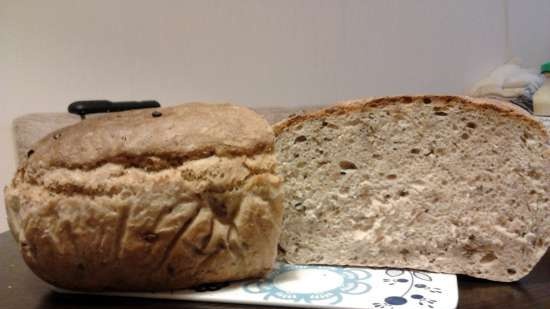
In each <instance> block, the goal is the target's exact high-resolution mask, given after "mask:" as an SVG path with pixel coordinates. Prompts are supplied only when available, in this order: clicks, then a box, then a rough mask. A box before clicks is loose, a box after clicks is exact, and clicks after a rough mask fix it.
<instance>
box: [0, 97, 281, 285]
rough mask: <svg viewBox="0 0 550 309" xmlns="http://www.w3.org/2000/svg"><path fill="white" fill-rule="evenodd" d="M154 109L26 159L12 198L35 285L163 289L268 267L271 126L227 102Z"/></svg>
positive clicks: (65, 136) (108, 122)
mask: <svg viewBox="0 0 550 309" xmlns="http://www.w3.org/2000/svg"><path fill="white" fill-rule="evenodd" d="M158 111H160V113H162V116H160V117H153V116H152V113H153V112H154V110H142V111H135V112H128V113H119V114H113V115H107V116H105V117H98V118H96V119H90V120H87V121H84V122H82V123H79V124H77V125H74V126H71V127H68V128H65V129H62V130H59V131H57V132H54V133H52V134H50V135H49V136H48V137H46V138H45V139H44V140H42V141H41V142H39V144H38V146H37V147H35V148H34V149H35V153H34V154H32V155H31V157H30V158H29V159H28V160H25V161H24V162H23V164H22V166H21V167H20V169H19V170H18V172H17V174H16V175H15V177H14V179H13V181H12V182H11V184H10V185H8V186H7V187H6V188H5V190H4V196H5V199H6V209H7V214H8V223H9V225H10V229H11V231H12V233H13V235H14V236H15V238H16V240H17V241H18V242H19V244H20V249H21V253H22V256H23V259H24V260H25V262H26V263H27V265H28V266H29V267H30V268H31V269H32V270H33V272H34V273H36V274H37V275H38V276H39V277H41V278H42V279H44V280H45V281H47V282H49V283H51V284H53V285H55V286H58V287H61V288H65V289H71V290H87V291H102V290H108V291H112V290H119V291H130V290H133V291H158V290H170V289H180V288H186V287H190V286H194V285H198V284H204V283H211V282H221V281H229V280H240V279H245V278H253V277H260V276H262V275H264V274H265V273H266V272H267V271H269V269H270V268H271V266H272V264H273V262H274V260H275V257H276V245H277V241H278V239H279V234H280V228H281V221H282V200H281V194H280V186H281V179H280V178H279V177H278V176H277V175H276V174H275V167H276V166H275V165H276V160H275V157H274V154H273V152H272V149H273V131H272V130H271V128H270V127H269V125H268V124H267V122H265V120H263V119H262V118H261V117H259V116H258V115H256V114H255V113H254V112H252V111H250V110H248V109H245V108H241V107H236V106H232V105H228V104H221V105H209V104H198V103H195V104H188V105H182V106H178V107H174V108H165V109H159V110H158ZM157 116H158V115H157ZM162 117H165V119H164V120H163V118H162ZM73 148H74V149H73ZM205 149H206V150H207V151H205ZM79 152H80V154H79ZM167 153H168V154H170V155H171V156H174V157H167Z"/></svg>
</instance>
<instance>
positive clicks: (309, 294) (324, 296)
mask: <svg viewBox="0 0 550 309" xmlns="http://www.w3.org/2000/svg"><path fill="white" fill-rule="evenodd" d="M299 273H301V274H302V275H308V276H310V277H311V278H314V279H315V280H316V281H317V282H319V283H320V286H321V288H319V287H307V286H305V287H304V286H301V287H299V288H298V287H294V289H293V287H292V284H289V282H290V283H291V282H292V280H293V278H294V279H295V278H296V276H298V274H299ZM370 277H371V274H370V273H369V272H368V271H365V270H362V269H353V268H341V267H330V266H311V265H289V264H279V265H278V268H276V269H275V270H274V271H272V272H271V273H270V274H269V275H268V276H267V277H266V278H264V279H261V280H258V281H254V282H249V283H246V284H244V285H243V289H244V290H245V291H246V292H248V293H251V294H265V295H264V299H265V300H267V299H269V298H271V297H275V298H278V299H282V300H291V301H294V302H296V303H297V302H304V303H308V304H310V303H329V304H332V305H334V304H337V303H339V302H341V301H342V299H343V295H345V294H348V295H360V294H365V293H367V292H368V291H369V290H370V289H371V286H370V285H369V284H367V283H366V280H367V279H368V278H370ZM285 283H286V285H285Z"/></svg>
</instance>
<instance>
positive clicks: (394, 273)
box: [373, 269, 441, 309]
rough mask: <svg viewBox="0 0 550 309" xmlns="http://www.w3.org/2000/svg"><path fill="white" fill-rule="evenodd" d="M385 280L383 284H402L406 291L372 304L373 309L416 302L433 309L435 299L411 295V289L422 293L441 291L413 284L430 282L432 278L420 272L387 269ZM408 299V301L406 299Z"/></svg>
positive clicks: (423, 284) (416, 294)
mask: <svg viewBox="0 0 550 309" xmlns="http://www.w3.org/2000/svg"><path fill="white" fill-rule="evenodd" d="M386 276H387V277H386V278H384V279H383V282H385V283H387V284H388V285H396V284H404V285H405V287H406V290H405V291H404V292H403V293H402V294H401V295H392V296H388V297H386V298H384V302H382V303H373V305H374V307H375V308H380V309H382V308H393V307H394V306H401V305H404V304H406V303H407V302H409V301H417V302H418V304H419V305H421V306H424V305H425V304H426V305H427V307H428V308H433V304H434V303H436V302H437V300H435V299H431V298H427V297H425V296H424V295H422V294H418V293H414V294H411V295H408V294H409V293H411V291H412V290H413V289H415V290H424V292H429V293H438V294H441V289H440V288H437V287H430V286H429V285H427V284H425V283H415V280H422V281H425V282H430V281H432V277H430V275H428V274H427V273H425V272H420V271H405V270H401V269H388V270H386ZM407 297H409V299H407Z"/></svg>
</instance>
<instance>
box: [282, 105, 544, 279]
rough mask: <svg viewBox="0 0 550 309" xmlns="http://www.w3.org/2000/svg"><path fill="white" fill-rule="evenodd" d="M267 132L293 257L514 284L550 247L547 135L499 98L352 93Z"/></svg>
mask: <svg viewBox="0 0 550 309" xmlns="http://www.w3.org/2000/svg"><path fill="white" fill-rule="evenodd" d="M275 132H276V134H277V138H276V152H277V157H278V160H279V167H278V172H279V174H280V175H281V176H283V177H284V179H285V184H284V190H285V196H286V201H285V217H284V227H283V233H282V237H281V241H280V248H281V252H282V255H283V258H284V259H286V260H288V261H290V262H295V263H318V264H340V265H362V266H384V267H407V268H417V269H424V270H429V271H436V272H448V273H460V274H467V275H470V276H474V277H480V278H486V279H491V280H498V281H514V280H518V279H520V278H521V277H523V276H525V275H526V274H527V273H528V272H529V271H530V270H531V269H532V268H533V267H534V265H535V264H536V263H537V262H538V260H539V259H540V258H541V257H542V255H543V254H544V253H545V252H546V250H547V248H548V246H549V235H550V228H549V222H548V220H549V219H548V218H549V215H550V202H549V196H550V158H549V157H550V156H549V150H548V135H547V133H546V131H544V128H543V127H542V126H541V125H540V124H539V123H538V122H536V121H535V120H533V119H532V118H530V117H529V116H528V115H525V114H524V113H523V112H521V111H518V110H516V109H515V108H513V107H510V106H508V105H506V104H504V103H494V102H491V101H477V100H473V99H470V98H464V97H450V96H418V97H390V98H380V99H375V100H371V101H367V100H365V101H361V100H359V101H354V102H348V103H346V104H342V105H340V106H335V107H331V108H328V109H325V110H321V111H319V112H316V113H312V114H306V115H301V116H297V117H294V118H290V119H288V120H286V121H283V122H281V123H279V124H277V125H276V126H275Z"/></svg>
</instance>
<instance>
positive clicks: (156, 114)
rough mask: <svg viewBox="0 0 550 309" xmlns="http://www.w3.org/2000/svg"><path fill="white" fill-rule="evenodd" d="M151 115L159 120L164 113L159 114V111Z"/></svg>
mask: <svg viewBox="0 0 550 309" xmlns="http://www.w3.org/2000/svg"><path fill="white" fill-rule="evenodd" d="M151 115H152V116H153V117H155V118H157V117H160V116H162V113H161V112H159V111H154V112H152V113H151Z"/></svg>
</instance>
